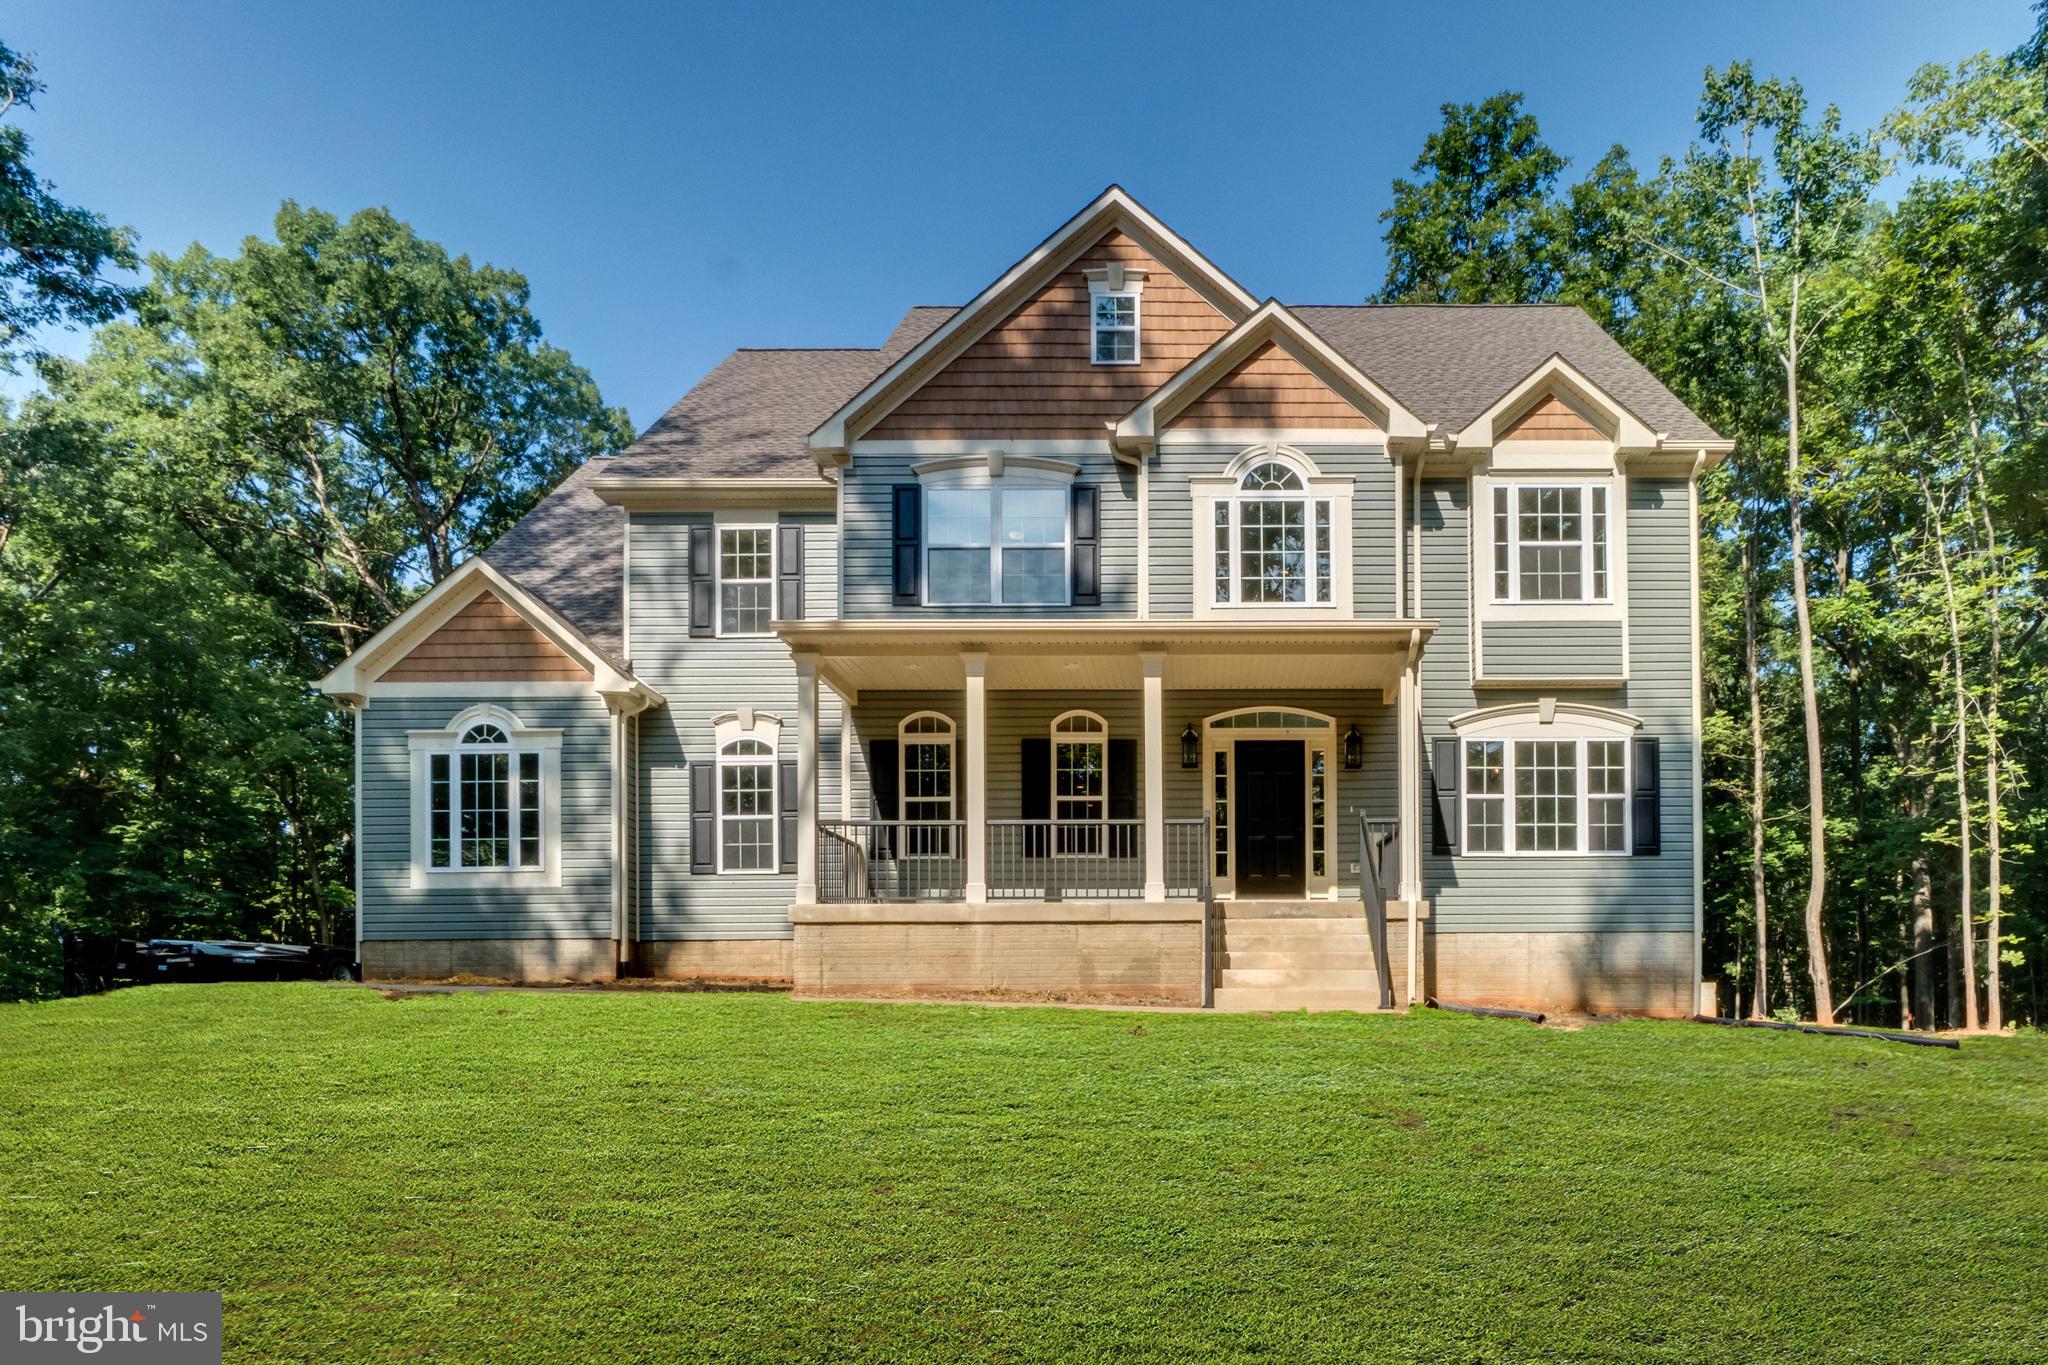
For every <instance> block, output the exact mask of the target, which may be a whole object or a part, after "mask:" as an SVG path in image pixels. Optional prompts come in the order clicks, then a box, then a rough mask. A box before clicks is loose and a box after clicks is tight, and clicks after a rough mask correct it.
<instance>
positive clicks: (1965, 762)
mask: <svg viewBox="0 0 2048 1365" xmlns="http://www.w3.org/2000/svg"><path fill="white" fill-rule="evenodd" d="M1920 491H1921V495H1922V496H1923V497H1925V498H1926V500H1927V535H1928V539H1929V540H1931V541H1933V543H1934V555H1935V563H1936V564H1938V565H1939V566H1940V568H1941V595H1942V610H1943V614H1944V615H1945V616H1946V617H1947V618H1948V639H1949V657H1950V660H1951V662H1952V663H1953V665H1954V669H1953V672H1954V680H1955V708H1956V830H1957V837H1958V839H1959V840H1960V853H1961V856H1960V857H1959V858H1958V860H1957V862H1958V871H1959V873H1960V878H1961V882H1960V887H1959V890H1958V894H1957V897H1956V906H1957V912H1956V923H1957V924H1958V925H1959V926H1960V927H1961V929H1962V933H1961V935H1960V938H1959V942H1960V944H1961V947H1962V961H1961V964H1960V966H1961V971H1962V991H1963V1027H1964V1028H1965V1029H1968V1030H1969V1031H1971V1032H1973V1033H1974V1032H1976V1030H1977V1027H1978V1020H1977V950H1976V944H1975V942H1974V938H1975V935H1976V926H1975V925H1973V924H1972V923H1971V913H1972V911H1974V910H1975V908H1976V904H1975V903H1976V895H1975V891H1974V888H1973V887H1972V886H1971V884H1970V880H1971V872H1972V870H1973V869H1972V867H1971V864H1972V863H1973V862H1974V861H1975V853H1974V851H1973V850H1972V849H1971V847H1970V688H1969V678H1968V675H1967V673H1966V672H1965V665H1964V661H1963V626H1962V618H1961V616H1960V614H1959V613H1958V612H1957V610H1956V585H1955V575H1954V574H1953V573H1952V572H1951V571H1950V568H1949V562H1948V539H1947V534H1948V533H1947V531H1946V530H1945V529H1944V528H1943V526H1942V521H1941V510H1940V504H1939V503H1937V502H1936V501H1935V497H1934V488H1933V486H1932V485H1931V484H1929V483H1928V482H1927V480H1926V478H1925V477H1924V476H1923V477H1922V478H1921V480H1920Z"/></svg>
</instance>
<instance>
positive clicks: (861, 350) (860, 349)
mask: <svg viewBox="0 0 2048 1365" xmlns="http://www.w3.org/2000/svg"><path fill="white" fill-rule="evenodd" d="M732 349H733V353H734V354H735V355H737V354H738V353H739V352H741V351H800V352H812V351H850V352H853V353H855V354H859V355H869V354H872V353H874V352H876V351H879V350H881V349H882V348H881V347H879V346H735V347H733V348H732Z"/></svg>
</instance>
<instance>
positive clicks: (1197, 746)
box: [1180, 721, 1202, 768]
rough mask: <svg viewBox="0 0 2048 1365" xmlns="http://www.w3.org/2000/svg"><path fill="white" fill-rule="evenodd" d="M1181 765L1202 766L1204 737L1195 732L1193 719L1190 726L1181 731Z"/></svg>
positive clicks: (1184, 766)
mask: <svg viewBox="0 0 2048 1365" xmlns="http://www.w3.org/2000/svg"><path fill="white" fill-rule="evenodd" d="M1180 766H1181V767H1183V768H1199V767H1201V766H1202V737H1201V736H1200V735H1198V734H1196V733H1195V725H1194V722H1193V721H1189V722H1188V728H1187V729H1185V730H1183V731H1181V732H1180Z"/></svg>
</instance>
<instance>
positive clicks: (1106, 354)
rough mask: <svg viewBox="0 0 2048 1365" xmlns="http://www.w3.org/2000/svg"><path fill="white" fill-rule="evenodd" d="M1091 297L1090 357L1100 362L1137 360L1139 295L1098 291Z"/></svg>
mask: <svg viewBox="0 0 2048 1365" xmlns="http://www.w3.org/2000/svg"><path fill="white" fill-rule="evenodd" d="M1090 301H1091V303H1092V305H1093V311H1092V314H1091V326H1090V328H1089V336H1090V350H1089V354H1090V358H1091V359H1093V360H1094V362H1095V363H1096V364H1097V365H1135V364H1137V363H1138V296H1137V295H1136V294H1117V293H1098V294H1094V295H1092V296H1091V300H1090Z"/></svg>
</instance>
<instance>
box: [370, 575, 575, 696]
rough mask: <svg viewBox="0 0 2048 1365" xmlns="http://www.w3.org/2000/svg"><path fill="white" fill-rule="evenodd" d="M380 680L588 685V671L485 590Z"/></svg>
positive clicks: (388, 669) (386, 670) (381, 676)
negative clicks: (578, 683) (580, 683)
mask: <svg viewBox="0 0 2048 1365" xmlns="http://www.w3.org/2000/svg"><path fill="white" fill-rule="evenodd" d="M378 681H379V682H590V681H591V676H590V670H589V669H587V668H585V667H584V666H583V665H582V664H579V663H577V662H576V661H575V660H574V659H572V658H570V657H569V656H568V655H566V654H564V653H563V652H562V651H561V650H559V649H557V648H556V647H555V645H554V642H553V641H551V640H549V639H548V638H547V637H546V636H545V635H542V634H541V633H540V632H539V631H537V630H535V629H534V628H533V627H532V626H530V625H528V624H527V623H526V618H525V617H523V616H521V615H520V614H519V613H518V612H516V611H514V610H513V609H512V608H511V607H508V606H506V605H505V603H503V602H502V601H500V600H499V599H498V596H497V594H496V593H491V592H485V593H482V594H480V595H478V597H477V598H476V599H475V600H474V601H472V602H471V603H470V604H469V605H468V606H466V607H464V608H463V609H462V610H461V611H458V612H456V613H455V615H453V616H451V617H449V618H448V619H447V620H446V621H445V622H443V623H442V625H441V627H440V628H439V629H438V630H436V631H435V632H434V633H433V634H432V635H429V636H428V637H427V638H426V639H424V640H422V641H420V642H419V643H418V644H417V645H415V646H413V647H412V649H411V650H410V651H408V652H407V654H406V656H405V657H404V658H402V659H400V660H399V661H398V662H397V663H395V664H393V665H391V667H390V668H387V669H385V670H384V672H383V673H382V674H380V675H379V677H378Z"/></svg>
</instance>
